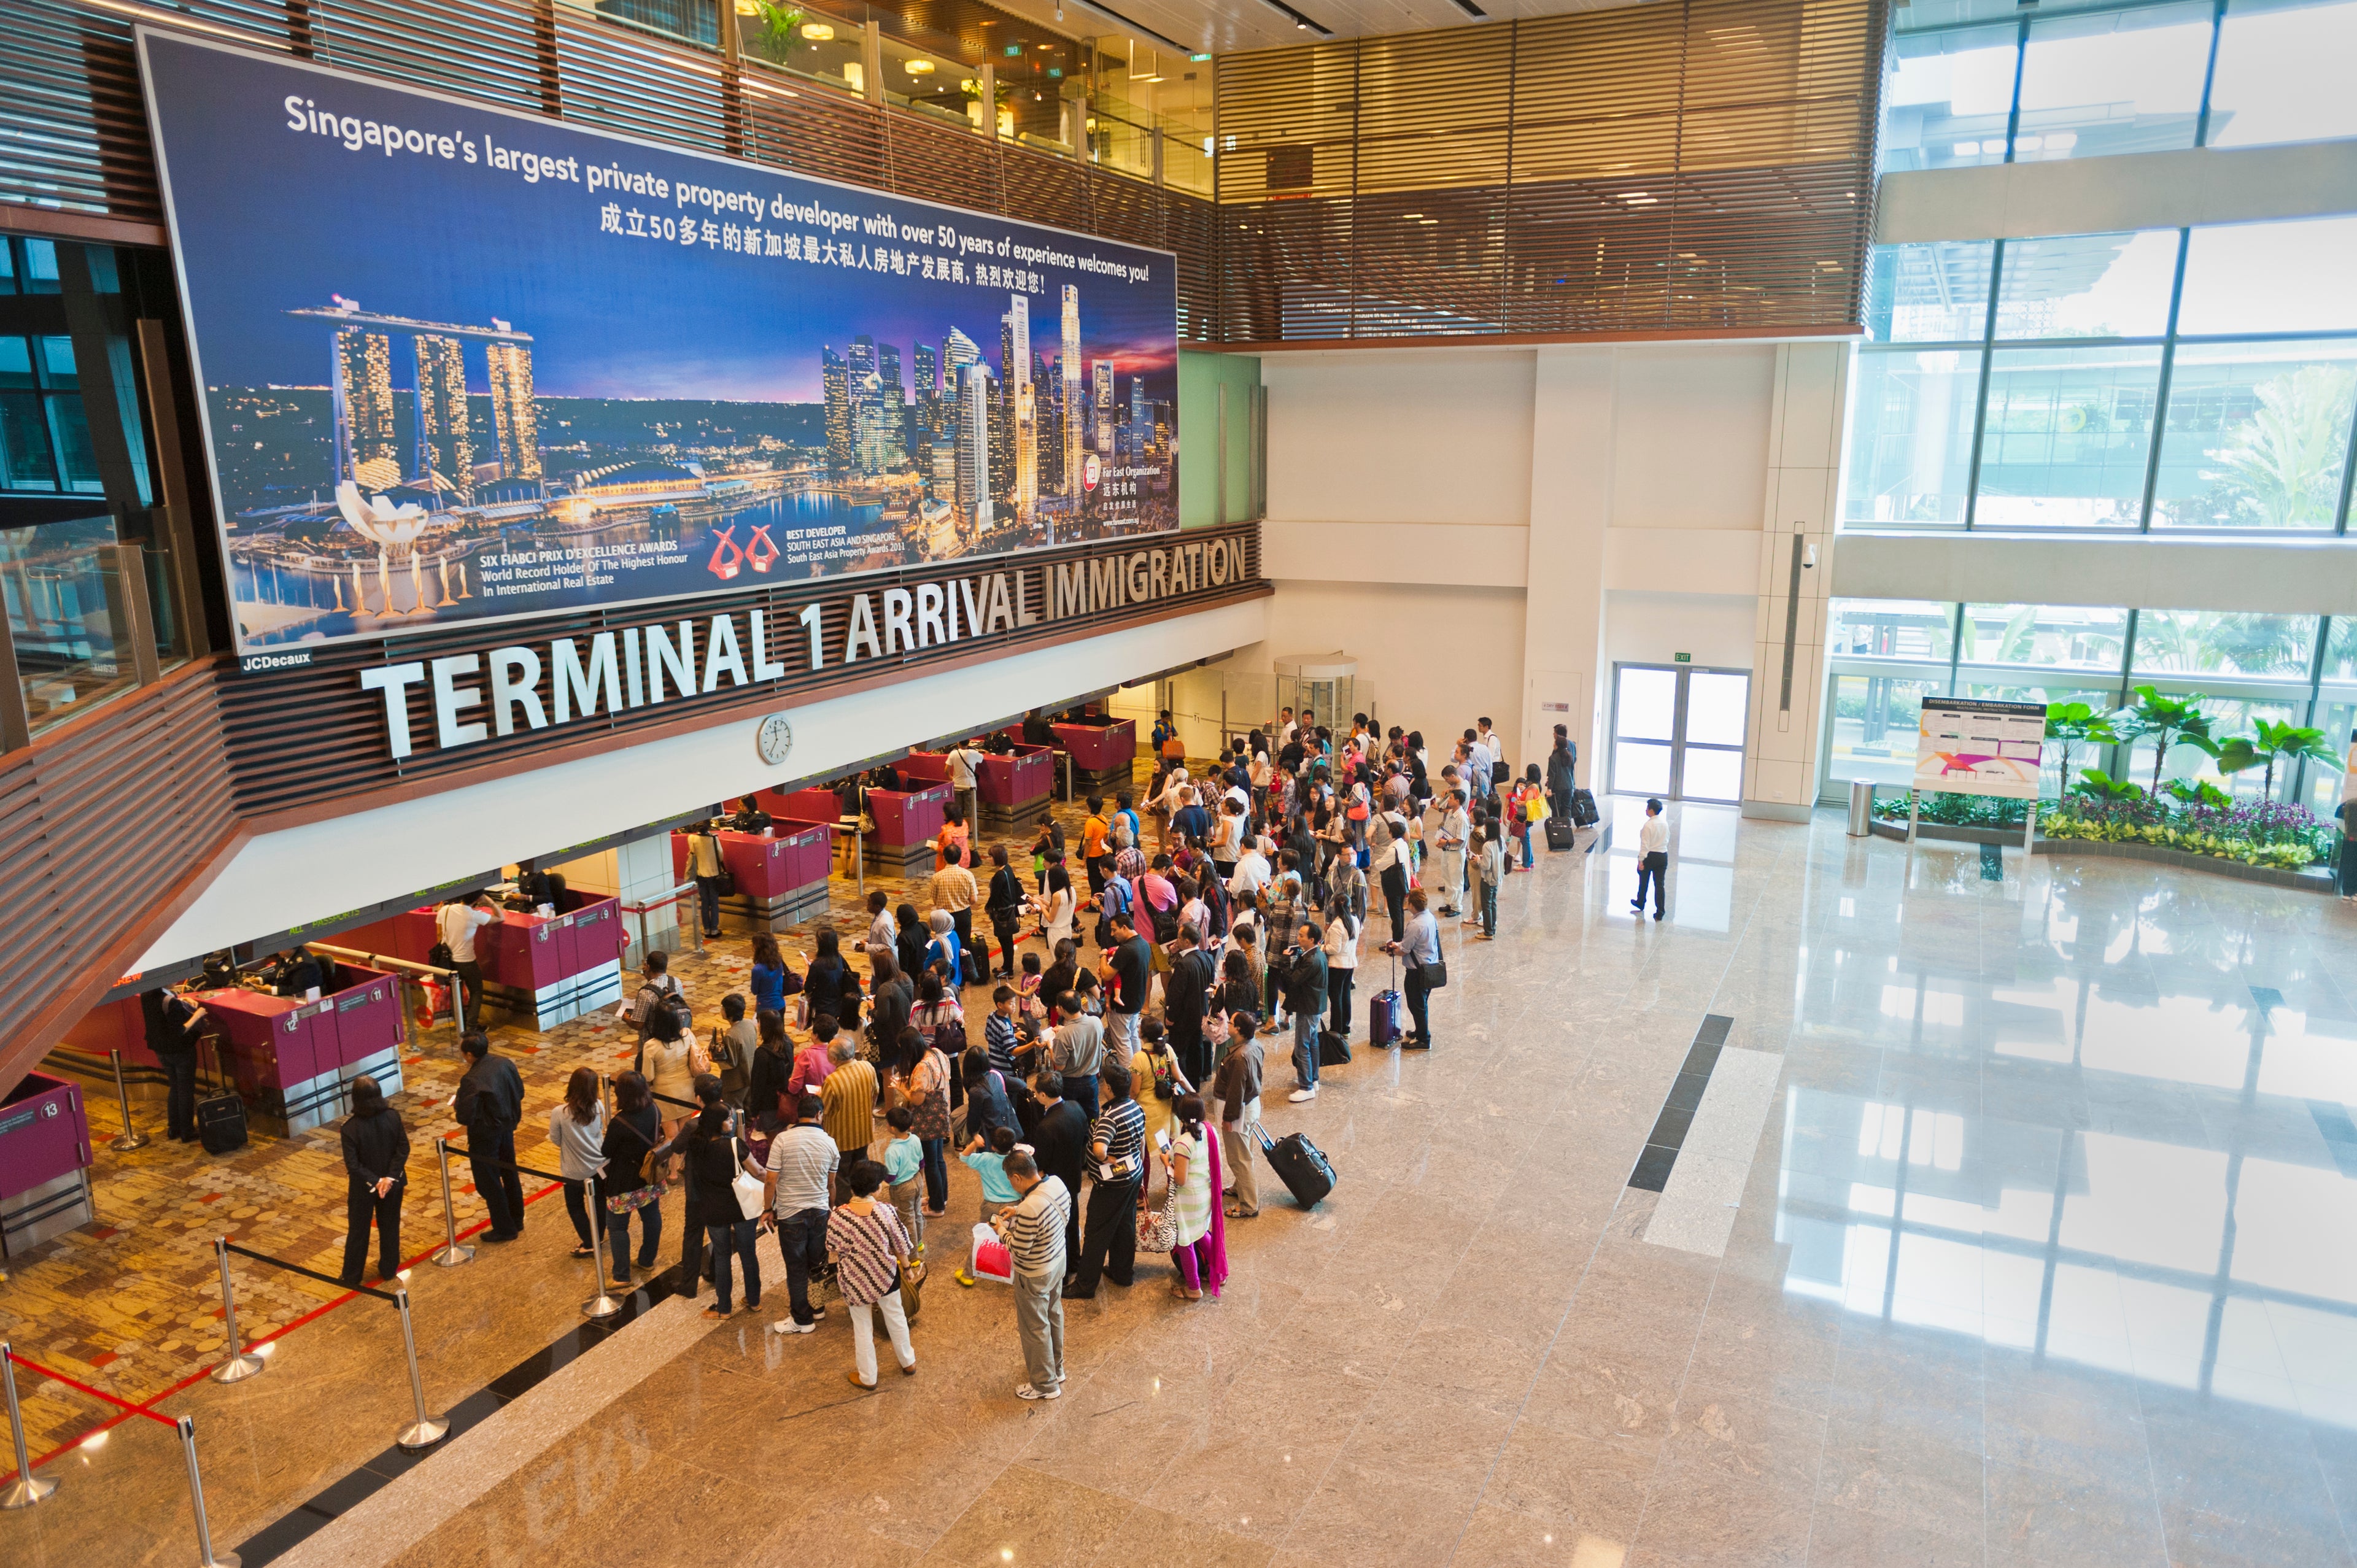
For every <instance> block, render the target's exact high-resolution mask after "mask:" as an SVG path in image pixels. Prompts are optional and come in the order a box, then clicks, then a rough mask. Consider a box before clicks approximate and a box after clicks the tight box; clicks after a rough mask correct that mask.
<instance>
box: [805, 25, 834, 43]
mask: <svg viewBox="0 0 2357 1568" xmlns="http://www.w3.org/2000/svg"><path fill="white" fill-rule="evenodd" d="M802 37H803V38H807V39H809V40H810V41H811V42H812V43H814V44H823V43H831V42H833V41H834V28H833V27H830V26H828V25H827V24H826V23H824V22H804V23H803V24H802Z"/></svg>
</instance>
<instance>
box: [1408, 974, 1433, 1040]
mask: <svg viewBox="0 0 2357 1568" xmlns="http://www.w3.org/2000/svg"><path fill="white" fill-rule="evenodd" d="M1406 991H1407V1015H1408V1017H1409V1018H1410V1019H1411V1020H1412V1022H1411V1023H1410V1024H1409V1026H1408V1027H1409V1032H1410V1033H1412V1034H1414V1035H1415V1043H1416V1044H1417V1045H1419V1046H1422V1047H1425V1048H1426V1049H1427V1050H1429V1049H1430V1048H1431V1047H1432V1020H1431V1019H1430V1018H1429V1017H1428V1016H1426V1004H1427V1002H1428V1001H1429V1000H1430V998H1431V996H1432V993H1431V992H1429V991H1426V989H1425V988H1424V972H1423V971H1422V970H1420V969H1418V968H1417V967H1416V966H1415V964H1412V963H1411V964H1409V965H1408V966H1407V985H1406Z"/></svg>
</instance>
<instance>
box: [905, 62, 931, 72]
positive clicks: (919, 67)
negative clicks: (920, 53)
mask: <svg viewBox="0 0 2357 1568" xmlns="http://www.w3.org/2000/svg"><path fill="white" fill-rule="evenodd" d="M908 70H909V75H910V76H931V75H932V74H933V62H932V61H931V60H929V59H912V60H910V61H909V66H908Z"/></svg>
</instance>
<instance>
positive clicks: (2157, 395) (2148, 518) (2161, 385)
mask: <svg viewBox="0 0 2357 1568" xmlns="http://www.w3.org/2000/svg"><path fill="white" fill-rule="evenodd" d="M2192 249H2193V231H2192V230H2191V229H2190V228H2182V229H2179V230H2178V231H2177V270H2176V271H2175V272H2174V273H2172V274H2170V275H2169V332H2168V335H2167V337H2166V338H2164V339H2163V340H2162V342H2161V345H2160V376H2159V379H2158V380H2157V381H2154V382H2153V387H2152V449H2151V450H2150V451H2149V452H2147V453H2146V454H2145V457H2144V503H2143V505H2142V507H2141V508H2140V509H2139V510H2138V511H2137V512H2136V532H2139V533H2150V532H2152V499H2153V493H2154V492H2155V491H2156V490H2157V489H2159V487H2160V446H2161V441H2162V439H2163V438H2164V437H2165V436H2166V435H2168V433H2169V381H2170V380H2171V378H2172V377H2173V375H2174V374H2175V371H2176V370H2177V309H2178V306H2179V304H2180V303H2182V302H2183V300H2184V298H2185V257H2186V253H2187V252H2190V251H2191V250H2192Z"/></svg>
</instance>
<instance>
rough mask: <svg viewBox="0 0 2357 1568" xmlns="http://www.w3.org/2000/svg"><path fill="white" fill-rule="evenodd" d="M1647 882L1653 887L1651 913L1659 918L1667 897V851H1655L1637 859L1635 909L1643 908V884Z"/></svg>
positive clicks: (1668, 868)
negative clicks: (1664, 899)
mask: <svg viewBox="0 0 2357 1568" xmlns="http://www.w3.org/2000/svg"><path fill="white" fill-rule="evenodd" d="M1649 880H1650V881H1651V882H1652V885H1653V913H1654V914H1655V915H1656V916H1659V915H1660V914H1661V912H1662V903H1663V898H1664V897H1667V889H1668V887H1669V883H1670V856H1669V852H1668V851H1666V850H1659V849H1657V850H1655V851H1653V853H1652V854H1641V855H1639V856H1638V857H1637V897H1636V901H1635V907H1636V908H1639V909H1642V908H1644V907H1645V884H1646V883H1647V882H1648V881H1649Z"/></svg>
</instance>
